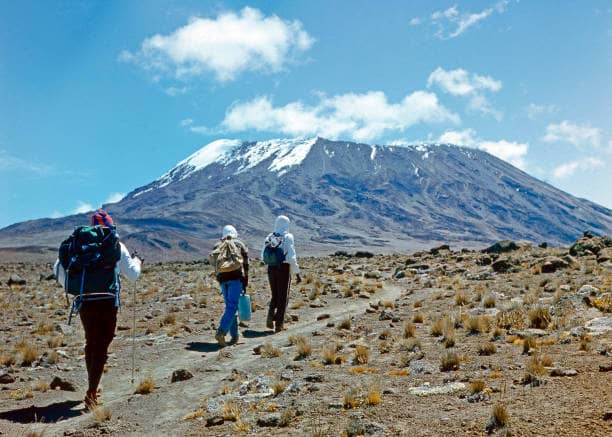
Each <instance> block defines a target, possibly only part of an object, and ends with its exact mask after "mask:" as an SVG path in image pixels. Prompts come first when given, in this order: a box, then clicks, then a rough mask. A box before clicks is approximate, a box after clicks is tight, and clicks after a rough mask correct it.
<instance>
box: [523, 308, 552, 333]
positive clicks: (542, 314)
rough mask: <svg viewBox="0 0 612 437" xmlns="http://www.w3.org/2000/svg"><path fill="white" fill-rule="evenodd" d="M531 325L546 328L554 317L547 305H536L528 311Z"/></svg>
mask: <svg viewBox="0 0 612 437" xmlns="http://www.w3.org/2000/svg"><path fill="white" fill-rule="evenodd" d="M527 318H528V319H529V326H530V327H532V328H538V329H546V328H547V327H548V324H549V323H550V322H551V320H552V318H551V316H550V312H549V311H548V308H547V307H544V306H541V305H536V306H535V307H533V308H531V309H530V310H529V312H528V313H527Z"/></svg>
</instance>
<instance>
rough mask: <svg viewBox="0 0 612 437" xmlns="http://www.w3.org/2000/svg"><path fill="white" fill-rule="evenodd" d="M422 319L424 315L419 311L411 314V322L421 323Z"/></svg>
mask: <svg viewBox="0 0 612 437" xmlns="http://www.w3.org/2000/svg"><path fill="white" fill-rule="evenodd" d="M424 320H425V315H424V314H423V313H422V312H420V311H418V312H416V313H414V315H413V316H412V323H423V321H424Z"/></svg>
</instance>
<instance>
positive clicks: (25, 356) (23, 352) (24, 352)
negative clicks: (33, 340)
mask: <svg viewBox="0 0 612 437" xmlns="http://www.w3.org/2000/svg"><path fill="white" fill-rule="evenodd" d="M15 348H16V349H17V351H19V361H20V362H21V365H22V366H29V365H30V364H32V363H33V362H34V361H37V360H38V359H39V358H40V353H39V351H38V348H37V347H36V346H34V345H32V344H30V343H27V342H24V341H22V342H20V343H18V344H17V346H16V347H15Z"/></svg>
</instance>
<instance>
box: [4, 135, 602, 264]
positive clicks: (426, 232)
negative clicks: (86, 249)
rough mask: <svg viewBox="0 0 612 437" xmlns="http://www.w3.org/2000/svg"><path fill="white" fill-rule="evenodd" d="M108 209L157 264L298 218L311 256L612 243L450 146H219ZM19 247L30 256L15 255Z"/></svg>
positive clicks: (47, 229) (574, 201)
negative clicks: (499, 243)
mask: <svg viewBox="0 0 612 437" xmlns="http://www.w3.org/2000/svg"><path fill="white" fill-rule="evenodd" d="M106 208H107V210H108V211H109V212H110V213H111V214H112V215H113V216H114V217H115V219H116V222H117V223H118V225H119V230H120V234H121V236H122V238H123V240H124V241H126V242H127V243H128V244H129V245H130V247H133V248H136V249H138V250H139V252H141V253H143V252H144V253H145V256H147V258H148V259H150V260H169V259H194V258H201V257H202V256H203V255H204V254H206V253H207V251H208V250H209V248H210V247H211V244H212V242H213V241H214V240H215V239H216V238H218V235H219V233H220V228H221V227H222V226H223V225H224V224H226V223H233V224H234V225H235V226H236V227H237V229H238V231H239V233H240V234H242V235H243V236H244V238H245V239H246V240H247V242H248V243H250V245H251V246H254V247H259V245H260V242H261V241H262V239H263V237H264V236H265V234H266V233H267V232H269V231H270V227H271V224H272V222H273V220H274V217H275V216H276V215H277V214H279V213H285V214H287V215H289V216H290V217H291V219H292V221H293V229H292V230H293V232H294V233H295V234H296V237H297V238H296V239H297V244H298V248H299V250H301V251H302V253H311V254H316V253H326V252H330V251H335V250H344V249H358V248H368V249H369V250H373V251H375V252H381V253H383V252H395V251H403V252H406V251H409V250H414V249H419V248H423V247H427V246H430V245H432V244H436V243H438V242H444V243H449V244H451V245H459V246H471V247H474V246H484V245H486V244H487V243H490V242H492V241H495V240H500V239H505V238H508V239H515V240H528V241H532V242H538V243H539V242H544V241H546V242H548V243H552V244H555V245H556V244H566V243H568V242H570V241H572V240H573V239H575V238H576V237H577V236H578V235H580V234H581V233H582V231H583V230H584V229H587V228H588V229H591V230H592V231H593V232H595V233H597V234H604V235H605V234H611V233H612V211H610V210H609V209H607V208H604V207H601V206H599V205H597V204H594V203H592V202H589V201H587V200H584V199H578V198H575V197H573V196H571V195H569V194H567V193H565V192H563V191H561V190H558V189H556V188H554V187H552V186H551V185H548V184H546V183H544V182H542V181H539V180H537V179H535V178H533V177H531V176H529V175H528V174H526V173H524V172H522V171H520V170H519V169H517V168H515V167H513V166H512V165H510V164H508V163H506V162H504V161H502V160H500V159H497V158H495V157H493V156H492V155H489V154H487V153H486V152H483V151H479V150H474V149H469V148H463V147H458V146H453V145H446V144H429V145H425V144H423V145H415V146H407V147H392V146H371V145H366V144H356V143H350V142H344V141H329V140H326V139H322V138H312V139H287V140H272V141H261V142H241V141H238V140H218V141H215V142H213V143H210V144H208V145H206V146H204V147H203V148H202V149H200V150H199V151H197V152H196V153H194V154H193V155H192V156H190V157H188V158H187V159H185V160H183V161H181V162H180V163H179V164H177V165H176V166H175V167H174V168H172V169H171V170H170V171H169V172H167V173H166V174H164V175H163V176H162V177H160V178H159V179H158V180H156V181H154V182H152V183H150V184H148V185H146V186H144V187H141V188H138V189H136V190H134V191H132V192H131V193H129V194H128V195H127V196H126V197H125V198H124V199H123V200H121V201H120V202H118V203H116V204H111V205H107V206H106ZM87 221H88V215H87V214H81V215H75V216H69V217H64V218H59V219H42V220H34V221H28V222H23V223H18V224H15V225H12V226H9V227H7V228H4V229H2V230H0V248H4V249H3V253H2V254H0V256H2V257H3V258H9V257H13V256H16V254H20V253H21V254H23V253H26V254H31V255H32V256H39V255H40V256H47V255H49V254H53V253H54V250H55V248H56V247H57V246H58V243H59V242H60V241H61V239H62V238H65V236H66V235H67V234H68V233H69V232H70V231H71V229H72V228H73V227H74V226H76V225H78V224H81V223H84V222H87ZM10 247H13V248H14V247H27V249H25V250H23V249H19V250H14V249H13V250H12V251H10V254H9V249H7V248H10ZM44 247H50V248H52V249H49V250H46V249H44Z"/></svg>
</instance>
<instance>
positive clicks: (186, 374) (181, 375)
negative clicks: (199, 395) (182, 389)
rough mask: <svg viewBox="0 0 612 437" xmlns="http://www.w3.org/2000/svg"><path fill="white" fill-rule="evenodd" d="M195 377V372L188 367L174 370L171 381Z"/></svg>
mask: <svg viewBox="0 0 612 437" xmlns="http://www.w3.org/2000/svg"><path fill="white" fill-rule="evenodd" d="M191 378H193V374H192V373H191V372H190V371H188V370H186V369H178V370H175V371H174V372H172V379H171V380H170V382H178V381H187V380H188V379H191Z"/></svg>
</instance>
